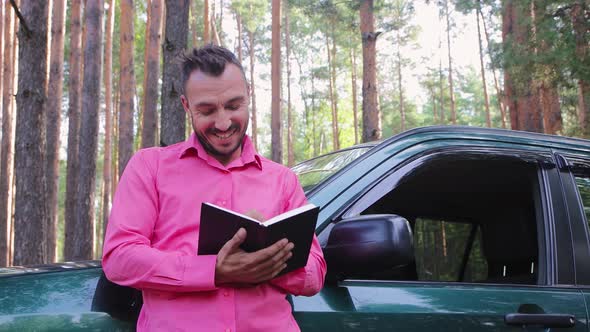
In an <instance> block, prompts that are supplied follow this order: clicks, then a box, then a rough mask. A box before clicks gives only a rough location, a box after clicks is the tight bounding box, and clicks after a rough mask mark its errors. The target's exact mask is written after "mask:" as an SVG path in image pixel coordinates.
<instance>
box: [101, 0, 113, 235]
mask: <svg viewBox="0 0 590 332" xmlns="http://www.w3.org/2000/svg"><path fill="white" fill-rule="evenodd" d="M107 1H108V4H109V9H108V10H109V12H108V15H107V20H106V22H105V51H104V98H105V108H104V133H105V134H104V163H103V169H102V180H103V198H102V200H103V212H102V217H103V219H102V227H103V232H102V234H103V237H104V234H106V227H107V224H108V220H109V213H110V210H111V209H110V207H111V182H112V179H111V173H112V165H111V163H112V159H111V155H112V152H111V150H112V149H111V146H112V140H111V138H112V132H113V124H112V113H113V29H114V27H115V0H107Z"/></svg>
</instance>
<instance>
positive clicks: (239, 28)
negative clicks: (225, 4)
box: [236, 12, 242, 63]
mask: <svg viewBox="0 0 590 332" xmlns="http://www.w3.org/2000/svg"><path fill="white" fill-rule="evenodd" d="M236 24H237V26H238V37H237V38H238V50H237V53H238V60H239V61H240V63H242V18H241V17H240V14H238V13H237V12H236Z"/></svg>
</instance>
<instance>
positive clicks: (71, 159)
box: [64, 0, 82, 259]
mask: <svg viewBox="0 0 590 332" xmlns="http://www.w3.org/2000/svg"><path fill="white" fill-rule="evenodd" d="M70 7H71V8H70V56H69V61H68V64H69V74H68V100H69V103H68V151H67V158H68V164H67V178H66V199H65V206H66V209H65V233H66V234H65V241H64V258H65V259H70V258H72V257H73V253H74V245H75V243H74V241H73V236H74V232H75V229H74V227H75V223H74V219H75V216H76V212H75V206H76V204H75V202H76V197H77V190H78V174H79V171H80V168H79V167H78V165H79V160H78V152H79V149H78V143H79V133H80V108H81V105H82V98H81V90H82V84H81V83H82V82H81V75H82V72H81V68H82V49H81V48H82V25H81V21H82V1H81V0H72V1H71V3H70Z"/></svg>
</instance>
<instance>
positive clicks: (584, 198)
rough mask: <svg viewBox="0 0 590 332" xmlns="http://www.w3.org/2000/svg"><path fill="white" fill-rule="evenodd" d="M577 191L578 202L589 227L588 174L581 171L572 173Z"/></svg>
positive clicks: (589, 197)
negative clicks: (578, 195) (580, 203)
mask: <svg viewBox="0 0 590 332" xmlns="http://www.w3.org/2000/svg"><path fill="white" fill-rule="evenodd" d="M574 178H575V180H576V185H577V187H578V192H579V193H580V202H582V205H583V208H584V214H585V215H586V222H588V226H589V227H590V175H589V174H585V173H582V172H578V173H574Z"/></svg>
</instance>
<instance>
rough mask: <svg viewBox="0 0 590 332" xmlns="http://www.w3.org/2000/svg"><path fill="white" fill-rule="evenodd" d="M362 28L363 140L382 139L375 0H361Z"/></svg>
mask: <svg viewBox="0 0 590 332" xmlns="http://www.w3.org/2000/svg"><path fill="white" fill-rule="evenodd" d="M359 13H360V22H361V24H360V29H361V38H362V40H363V92H362V94H363V137H362V140H363V142H369V141H374V140H378V139H381V116H380V114H379V105H378V96H377V72H376V70H377V69H376V53H377V51H376V44H377V37H378V36H379V32H375V18H374V16H373V0H361V6H360V10H359Z"/></svg>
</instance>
